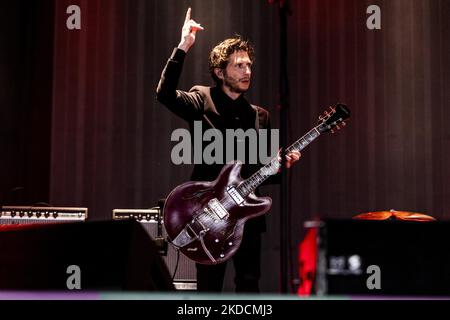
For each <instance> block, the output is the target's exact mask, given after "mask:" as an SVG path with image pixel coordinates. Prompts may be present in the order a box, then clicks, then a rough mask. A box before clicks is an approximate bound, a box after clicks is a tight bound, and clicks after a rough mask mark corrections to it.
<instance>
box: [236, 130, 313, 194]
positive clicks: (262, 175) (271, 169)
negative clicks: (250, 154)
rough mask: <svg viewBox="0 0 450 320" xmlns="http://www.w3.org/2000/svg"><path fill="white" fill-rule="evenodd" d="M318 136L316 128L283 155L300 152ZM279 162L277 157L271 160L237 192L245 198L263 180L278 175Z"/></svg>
mask: <svg viewBox="0 0 450 320" xmlns="http://www.w3.org/2000/svg"><path fill="white" fill-rule="evenodd" d="M319 135H320V132H319V130H317V127H314V128H313V129H311V130H310V131H309V132H308V133H307V134H305V135H304V136H303V137H301V138H300V139H298V140H297V141H295V142H294V143H293V144H291V145H290V146H289V147H288V148H286V149H285V154H288V153H290V152H292V151H295V150H297V151H301V150H303V149H304V148H305V147H306V146H307V145H309V144H310V143H311V142H313V141H314V140H315V139H316V138H317V137H318V136H319ZM280 166H281V164H280V162H279V161H278V157H275V158H273V159H272V160H271V161H270V162H269V163H268V164H266V165H265V166H264V167H262V168H261V169H259V170H258V171H257V172H255V173H254V174H253V175H252V176H251V177H250V178H248V179H246V180H244V181H243V182H242V183H241V184H240V185H239V186H238V187H237V190H238V191H239V193H240V194H241V195H242V196H243V197H247V196H248V195H249V194H250V193H252V192H254V191H255V190H256V188H257V187H258V186H260V185H261V184H262V183H263V182H264V181H265V180H267V179H268V178H269V177H270V176H272V175H275V174H277V173H278V170H279V169H280Z"/></svg>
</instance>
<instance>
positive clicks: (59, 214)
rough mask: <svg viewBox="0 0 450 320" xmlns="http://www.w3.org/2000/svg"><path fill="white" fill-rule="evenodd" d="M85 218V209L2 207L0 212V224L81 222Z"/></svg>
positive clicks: (86, 214)
mask: <svg viewBox="0 0 450 320" xmlns="http://www.w3.org/2000/svg"><path fill="white" fill-rule="evenodd" d="M87 216H88V209H87V208H72V207H29V206H28V207H26V206H18V207H17V206H4V207H1V211H0V224H6V225H11V224H15V225H17V224H32V223H63V222H81V221H85V220H86V219H87Z"/></svg>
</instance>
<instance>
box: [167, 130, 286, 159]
mask: <svg viewBox="0 0 450 320" xmlns="http://www.w3.org/2000/svg"><path fill="white" fill-rule="evenodd" d="M269 134H270V137H269ZM170 139H171V141H172V142H178V143H177V144H176V145H175V146H174V147H173V148H172V152H171V155H170V157H171V159H172V163H173V164H176V165H180V164H224V163H228V162H230V161H234V160H239V161H241V162H242V163H248V164H263V165H265V164H268V163H269V162H270V160H272V159H273V158H274V157H275V156H276V155H277V153H278V149H279V131H278V129H271V130H268V129H259V130H256V129H248V130H246V131H244V130H243V129H226V130H225V135H224V134H223V133H222V132H221V131H220V130H218V129H207V130H205V132H203V127H202V122H201V121H195V122H194V126H193V136H192V135H191V131H189V130H187V129H183V128H179V129H176V130H174V131H173V132H172V135H171V138H170ZM269 141H270V142H269ZM192 147H193V148H192ZM192 149H193V151H194V152H193V153H192ZM269 149H270V150H269ZM235 151H236V152H235ZM247 151H248V152H247Z"/></svg>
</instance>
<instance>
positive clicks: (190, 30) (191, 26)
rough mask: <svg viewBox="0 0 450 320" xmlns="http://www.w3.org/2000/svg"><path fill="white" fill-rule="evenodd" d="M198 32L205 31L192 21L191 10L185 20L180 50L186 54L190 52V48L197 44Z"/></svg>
mask: <svg viewBox="0 0 450 320" xmlns="http://www.w3.org/2000/svg"><path fill="white" fill-rule="evenodd" d="M197 30H204V29H203V27H202V26H201V25H200V24H199V23H197V22H195V21H194V20H192V19H191V8H189V9H188V11H187V12H186V19H185V20H184V25H183V29H182V31H181V41H180V43H179V44H178V48H179V49H181V50H183V51H184V52H188V50H189V48H190V47H192V45H193V44H194V42H195V34H196V33H197Z"/></svg>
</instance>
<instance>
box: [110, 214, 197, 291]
mask: <svg viewBox="0 0 450 320" xmlns="http://www.w3.org/2000/svg"><path fill="white" fill-rule="evenodd" d="M129 219H131V220H135V221H138V222H139V223H140V224H141V225H142V226H143V228H144V229H145V231H146V232H147V233H148V235H149V236H150V237H151V238H152V239H154V240H155V242H156V243H157V245H158V249H159V253H160V255H161V257H162V259H163V261H164V262H165V264H166V266H167V269H168V270H169V273H170V274H171V276H172V277H173V284H174V286H175V288H176V289H178V290H189V291H195V290H197V270H196V267H195V262H194V261H192V260H190V259H189V258H187V257H186V256H185V255H184V254H182V253H181V252H179V251H178V250H176V248H175V247H174V246H173V245H172V244H170V243H169V242H168V241H167V233H166V230H165V228H164V224H163V223H162V219H161V209H160V208H159V207H155V208H152V209H114V210H113V220H129Z"/></svg>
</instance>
